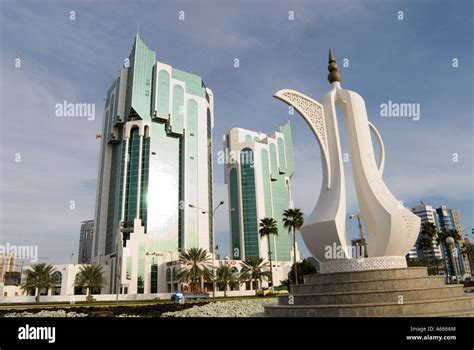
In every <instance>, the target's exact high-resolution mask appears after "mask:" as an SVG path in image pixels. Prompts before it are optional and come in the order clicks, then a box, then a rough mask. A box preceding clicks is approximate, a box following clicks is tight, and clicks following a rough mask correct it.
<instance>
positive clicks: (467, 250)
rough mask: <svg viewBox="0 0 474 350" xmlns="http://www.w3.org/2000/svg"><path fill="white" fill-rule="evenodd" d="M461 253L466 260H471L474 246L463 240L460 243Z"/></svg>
mask: <svg viewBox="0 0 474 350" xmlns="http://www.w3.org/2000/svg"><path fill="white" fill-rule="evenodd" d="M461 253H462V254H463V255H465V256H466V257H467V260H471V258H472V257H473V256H474V246H473V245H472V244H471V242H469V241H468V240H466V241H464V242H463V243H462V245H461Z"/></svg>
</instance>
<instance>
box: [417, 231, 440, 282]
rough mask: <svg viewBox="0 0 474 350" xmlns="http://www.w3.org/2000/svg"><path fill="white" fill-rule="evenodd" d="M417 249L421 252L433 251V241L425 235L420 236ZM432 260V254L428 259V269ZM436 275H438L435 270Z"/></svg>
mask: <svg viewBox="0 0 474 350" xmlns="http://www.w3.org/2000/svg"><path fill="white" fill-rule="evenodd" d="M417 248H418V249H420V250H423V251H428V250H430V251H431V250H432V249H433V239H432V238H430V237H429V236H427V235H423V234H421V236H420V238H419V239H418V247H417ZM433 259H434V253H431V256H430V257H429V258H428V269H429V268H430V267H431V265H432V261H433ZM435 271H436V274H437V273H438V272H437V270H436V268H435Z"/></svg>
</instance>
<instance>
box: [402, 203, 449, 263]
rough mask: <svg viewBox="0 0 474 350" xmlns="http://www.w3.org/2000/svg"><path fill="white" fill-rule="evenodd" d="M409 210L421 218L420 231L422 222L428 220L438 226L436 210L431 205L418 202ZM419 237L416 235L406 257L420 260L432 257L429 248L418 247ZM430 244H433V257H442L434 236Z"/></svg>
mask: <svg viewBox="0 0 474 350" xmlns="http://www.w3.org/2000/svg"><path fill="white" fill-rule="evenodd" d="M411 210H412V212H413V213H414V214H416V215H417V216H419V217H420V219H421V226H420V232H421V230H422V229H423V224H424V223H428V222H430V223H432V224H434V225H435V226H436V227H438V221H437V216H436V211H435V210H434V209H433V207H432V206H431V205H425V204H420V205H417V206H415V207H413V208H411ZM420 237H421V235H419V236H418V239H417V240H416V243H415V245H414V246H413V248H412V249H411V250H410V252H409V253H408V257H409V258H410V259H418V260H420V259H424V258H426V259H429V258H431V257H432V256H431V255H432V252H431V250H426V251H423V250H422V249H419V248H418V243H419V240H420ZM432 244H433V251H434V258H435V259H442V258H443V254H442V252H441V248H440V246H439V245H438V244H437V241H436V238H433V242H432Z"/></svg>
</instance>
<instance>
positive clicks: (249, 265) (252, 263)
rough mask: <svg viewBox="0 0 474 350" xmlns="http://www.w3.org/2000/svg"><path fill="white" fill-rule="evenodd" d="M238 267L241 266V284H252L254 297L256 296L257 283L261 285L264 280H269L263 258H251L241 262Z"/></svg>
mask: <svg viewBox="0 0 474 350" xmlns="http://www.w3.org/2000/svg"><path fill="white" fill-rule="evenodd" d="M240 265H241V266H242V269H241V270H240V280H241V281H242V282H254V284H255V295H257V289H258V285H259V282H260V285H261V284H262V281H263V280H264V279H268V278H270V271H269V270H268V262H265V261H264V260H263V258H260V257H257V256H251V257H250V258H248V259H245V260H244V261H242V262H241V263H240Z"/></svg>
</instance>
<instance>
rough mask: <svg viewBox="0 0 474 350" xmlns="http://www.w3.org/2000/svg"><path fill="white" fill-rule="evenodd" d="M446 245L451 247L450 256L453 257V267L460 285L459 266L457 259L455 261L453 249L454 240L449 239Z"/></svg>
mask: <svg viewBox="0 0 474 350" xmlns="http://www.w3.org/2000/svg"><path fill="white" fill-rule="evenodd" d="M446 244H447V245H448V247H449V256H450V257H451V264H452V265H453V270H454V274H455V275H456V283H459V272H458V264H457V261H456V259H454V253H453V247H454V238H453V237H447V238H446Z"/></svg>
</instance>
